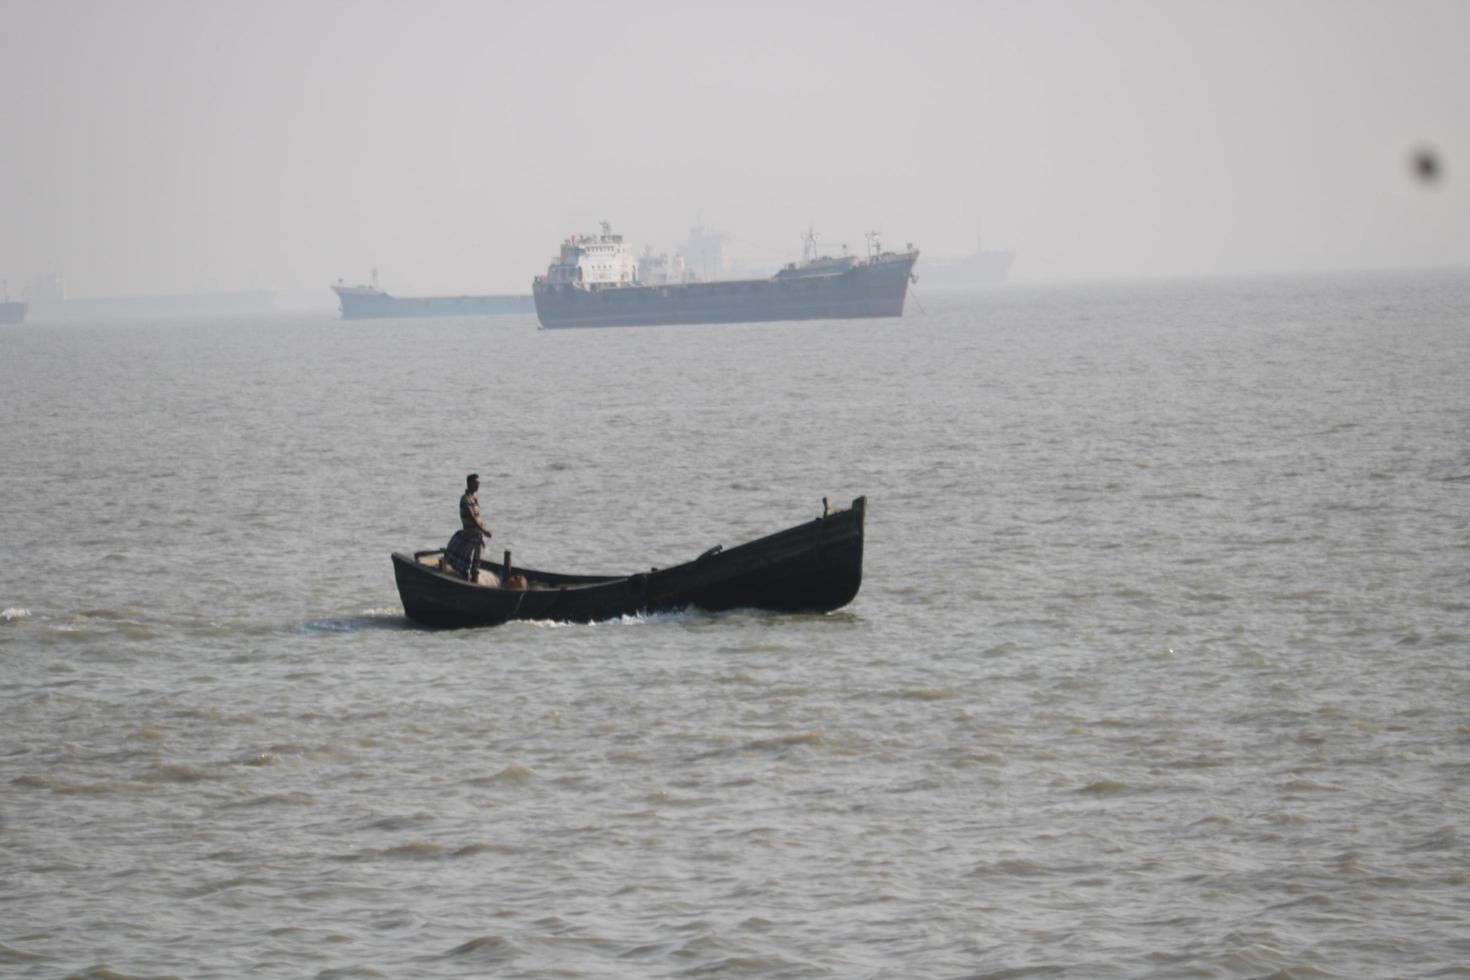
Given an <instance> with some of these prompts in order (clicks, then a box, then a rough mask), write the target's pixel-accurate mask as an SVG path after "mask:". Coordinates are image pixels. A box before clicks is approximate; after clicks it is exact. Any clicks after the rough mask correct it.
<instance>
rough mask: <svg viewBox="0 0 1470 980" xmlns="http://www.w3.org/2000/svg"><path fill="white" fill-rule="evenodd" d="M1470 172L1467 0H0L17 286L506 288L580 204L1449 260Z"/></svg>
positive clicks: (928, 250) (623, 215) (5, 241)
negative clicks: (373, 276)
mask: <svg viewBox="0 0 1470 980" xmlns="http://www.w3.org/2000/svg"><path fill="white" fill-rule="evenodd" d="M1420 146H1429V147H1433V148H1434V149H1435V150H1436V151H1437V153H1438V155H1439V158H1440V160H1441V162H1442V163H1443V165H1444V170H1443V173H1442V177H1441V179H1440V180H1439V182H1438V183H1437V184H1436V185H1433V186H1430V185H1426V184H1423V183H1421V182H1419V181H1416V180H1415V179H1414V178H1413V177H1412V176H1411V173H1410V168H1409V159H1410V156H1411V154H1412V153H1413V152H1414V151H1415V150H1416V149H1417V148H1418V147H1420ZM1467 188H1470V3H1467V2H1464V0H1446V2H1412V0H1407V2H1403V0H1401V2H1387V3H1370V2H1353V0H1331V2H1327V0H1323V2H1290V0H1280V2H1277V0H1273V2H1264V0H1263V2H1218V3H1203V2H1189V0H1158V2H1142V0H1118V2H1083V0H1049V2H1048V0H1036V2H1033V0H1027V2H1009V0H1005V2H983V0H976V2H922V0H919V2H908V0H881V2H866V0H844V2H825V0H823V2H800V0H786V2H772V3H766V2H761V0H755V2H750V0H742V2H736V3H729V2H726V3H718V4H716V3H706V2H698V0H683V2H661V0H660V2H641V0H619V2H605V0H604V2H582V0H562V2H554V3H531V2H517V3H498V2H489V0H415V2H387V0H381V2H374V0H350V2H349V0H343V2H334V0H290V2H273V0H236V2H223V0H219V2H211V0H177V2H175V0H138V2H128V0H107V2H101V0H98V2H68V0H0V278H4V279H6V280H8V281H9V284H10V292H11V293H12V294H17V293H19V292H21V291H23V290H24V288H25V286H26V284H27V283H28V282H29V281H30V279H31V277H33V276H34V275H36V274H38V273H43V272H56V273H59V274H61V275H62V276H64V277H65V279H66V281H67V283H68V287H69V289H70V290H71V293H72V295H77V296H84V295H118V294H131V293H153V292H190V291H194V290H204V291H209V290H222V289H239V288H246V287H250V286H257V287H260V288H268V289H274V290H280V291H283V292H286V293H289V294H292V295H309V296H317V297H319V298H320V302H321V304H322V305H324V306H326V305H331V304H332V303H333V297H332V296H331V294H330V293H329V292H328V291H327V290H326V288H325V286H326V284H327V283H328V282H330V281H333V280H335V279H336V278H337V277H339V276H341V277H345V278H347V279H348V280H361V279H364V278H366V276H367V275H368V272H369V270H370V269H372V268H373V267H377V268H378V269H379V270H380V275H381V278H382V281H383V284H384V285H385V286H386V287H387V288H389V289H392V290H394V291H397V292H400V293H423V292H479V291H486V292H490V291H516V292H525V291H527V290H528V289H529V282H530V279H531V277H532V276H533V275H535V274H536V273H537V272H541V271H544V269H545V265H546V263H547V261H548V259H549V258H550V256H551V255H552V254H553V253H554V251H555V250H556V246H557V243H558V242H559V241H560V240H561V239H562V238H563V237H564V236H565V235H567V234H569V233H571V232H576V231H583V232H585V231H591V230H594V229H595V227H596V222H597V221H598V220H599V219H603V218H606V219H608V220H609V221H611V222H612V223H613V226H614V229H615V230H618V231H621V232H623V233H624V234H625V235H627V236H628V238H629V239H630V240H631V241H632V242H633V243H634V244H635V247H637V248H639V249H640V250H641V249H642V246H643V245H644V244H652V245H654V246H656V247H657V248H658V249H660V250H662V249H668V248H671V247H672V246H675V245H677V244H678V243H680V242H681V241H682V240H683V239H684V237H685V235H686V234H687V232H688V230H689V228H690V227H691V226H692V225H693V224H694V223H695V221H696V220H697V219H699V220H702V222H703V224H704V225H705V226H706V227H708V228H711V229H716V230H721V231H724V232H726V233H727V234H728V235H729V236H730V247H731V250H732V252H733V253H735V255H736V256H737V257H738V258H740V259H742V260H744V261H745V262H747V263H751V264H754V263H764V264H766V265H769V266H774V265H776V264H778V263H779V262H781V261H784V260H787V259H790V258H793V257H795V256H796V255H797V254H798V253H799V251H800V247H801V243H800V239H799V233H800V232H801V231H802V230H803V229H804V228H805V227H806V226H807V225H808V224H809V223H812V224H815V226H816V228H817V230H818V231H819V232H820V233H821V234H822V237H823V240H824V241H825V242H828V243H832V244H833V245H835V244H837V243H842V242H846V243H848V244H850V245H851V246H852V247H853V248H854V250H857V251H861V250H862V248H863V237H862V235H863V232H864V231H867V230H869V229H881V230H882V231H883V233H884V238H885V243H886V244H889V245H902V244H903V243H904V242H909V241H911V242H913V243H914V244H915V245H917V246H918V247H919V248H921V249H922V250H923V251H924V253H925V255H927V256H959V255H963V254H965V253H967V252H969V251H972V250H973V248H974V247H975V241H976V238H977V235H983V238H984V241H985V244H986V245H987V246H988V247H996V248H1008V249H1013V250H1015V251H1016V252H1018V253H1019V258H1018V260H1017V262H1016V265H1015V267H1014V269H1013V279H1016V280H1033V281H1035V280H1049V279H1079V278H1080V279H1090V278H1100V277H1113V276H1130V277H1152V276H1172V275H1196V274H1204V275H1230V274H1238V273H1254V272H1272V271H1295V270H1319V269H1343V268H1346V269H1358V268H1379V267H1389V268H1392V267H1405V266H1410V267H1412V266H1470V190H1467ZM918 271H919V273H920V276H921V277H922V274H923V267H922V259H921V263H920V267H919V270H918ZM921 282H922V278H921Z"/></svg>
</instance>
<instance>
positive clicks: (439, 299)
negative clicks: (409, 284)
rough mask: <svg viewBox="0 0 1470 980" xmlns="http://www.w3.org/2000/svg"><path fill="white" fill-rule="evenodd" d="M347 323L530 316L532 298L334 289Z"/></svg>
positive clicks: (352, 288)
mask: <svg viewBox="0 0 1470 980" xmlns="http://www.w3.org/2000/svg"><path fill="white" fill-rule="evenodd" d="M332 292H334V293H336V294H337V298H338V299H339V300H340V301H341V304H342V319H344V320H374V319H382V318H387V317H418V316H499V315H501V314H505V313H530V312H531V310H532V309H533V308H534V306H533V304H532V302H531V297H529V296H525V295H521V296H394V295H392V294H390V293H385V292H383V291H382V290H379V289H373V288H371V287H366V286H333V287H332Z"/></svg>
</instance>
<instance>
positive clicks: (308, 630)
mask: <svg viewBox="0 0 1470 980" xmlns="http://www.w3.org/2000/svg"><path fill="white" fill-rule="evenodd" d="M412 628H413V624H412V623H410V622H409V621H408V620H406V619H404V618H403V608H402V607H401V606H391V607H388V606H385V607H382V608H379V609H364V610H363V611H362V612H360V613H358V614H357V615H355V616H328V617H325V618H323V619H312V620H308V621H307V622H304V623H301V624H299V625H298V626H297V627H296V630H295V632H297V633H304V634H306V635H320V634H324V633H363V632H367V631H369V630H405V629H412Z"/></svg>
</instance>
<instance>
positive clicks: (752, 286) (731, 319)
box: [531, 221, 919, 327]
mask: <svg viewBox="0 0 1470 980" xmlns="http://www.w3.org/2000/svg"><path fill="white" fill-rule="evenodd" d="M918 258H919V253H918V251H916V250H915V249H914V248H913V247H912V246H909V247H908V249H907V250H905V251H903V252H884V251H883V250H882V249H881V247H880V246H879V243H878V239H877V236H876V235H869V236H868V257H867V258H866V259H860V258H858V257H857V256H854V255H842V256H838V257H835V258H834V257H832V256H818V255H817V254H816V237H815V236H814V235H812V234H810V233H808V234H807V236H806V249H805V250H804V253H803V255H802V261H801V262H799V263H797V262H793V263H791V264H789V265H787V266H786V267H785V268H783V269H781V270H780V271H779V272H777V273H776V274H775V275H774V276H771V277H770V278H767V279H725V280H717V281H715V282H689V281H684V282H663V283H650V282H643V281H642V280H641V279H640V278H639V273H638V263H637V261H636V260H635V259H634V258H633V250H632V248H631V247H630V246H629V245H628V243H627V242H625V241H623V236H622V235H615V234H613V232H612V229H611V228H610V227H609V225H608V223H607V222H605V221H604V222H603V223H602V233H601V234H599V235H585V236H580V235H574V236H572V237H571V238H568V239H567V240H566V241H564V242H563V243H562V246H561V253H560V254H559V255H558V256H557V257H556V258H555V259H553V260H552V262H551V265H550V267H549V268H548V269H547V271H546V275H544V276H537V277H536V280H535V282H534V283H532V286H531V294H532V296H534V297H535V300H536V316H537V318H538V319H540V321H541V325H542V326H543V327H632V326H653V325H660V324H675V323H743V322H752V321H764V320H817V319H820V320H846V319H855V318H859V317H886V316H903V302H904V297H905V296H907V294H908V286H909V281H910V278H911V274H912V271H913V267H914V262H915V261H917V260H918Z"/></svg>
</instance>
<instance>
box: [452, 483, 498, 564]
mask: <svg viewBox="0 0 1470 980" xmlns="http://www.w3.org/2000/svg"><path fill="white" fill-rule="evenodd" d="M464 484H465V490H464V495H463V496H461V497H460V498H459V523H460V529H459V530H458V531H455V532H454V537H452V538H450V539H449V546H448V547H447V548H445V549H444V557H445V559H446V560H447V561H448V562H449V564H450V565H451V566H453V568H454V570H455V571H456V572H459V573H460V574H461V575H463V576H464V577H465V578H467V579H469V580H470V581H471V582H478V581H480V552H481V551H482V550H483V549H484V547H485V541H486V539H487V538H489V537H490V529H489V528H488V527H486V526H485V524H484V522H483V521H481V520H480V500H479V497H478V494H479V492H480V474H478V473H471V474H470V475H469V476H467V477H465V478H464Z"/></svg>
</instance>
